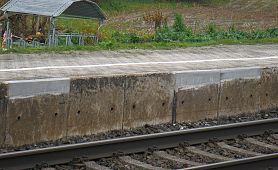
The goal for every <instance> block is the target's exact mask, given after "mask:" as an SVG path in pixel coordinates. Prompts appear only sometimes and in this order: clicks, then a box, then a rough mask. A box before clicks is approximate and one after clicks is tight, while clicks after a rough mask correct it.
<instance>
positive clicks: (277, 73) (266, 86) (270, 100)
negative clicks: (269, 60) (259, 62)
mask: <svg viewBox="0 0 278 170" xmlns="http://www.w3.org/2000/svg"><path fill="white" fill-rule="evenodd" d="M277 87H278V69H277V68H266V69H264V70H263V72H262V78H261V84H260V109H261V110H269V109H273V108H277V107H278V88H277Z"/></svg>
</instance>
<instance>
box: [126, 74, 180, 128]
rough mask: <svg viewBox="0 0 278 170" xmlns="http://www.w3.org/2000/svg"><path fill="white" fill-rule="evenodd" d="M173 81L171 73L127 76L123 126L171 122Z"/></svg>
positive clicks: (130, 126)
mask: <svg viewBox="0 0 278 170" xmlns="http://www.w3.org/2000/svg"><path fill="white" fill-rule="evenodd" d="M174 82H175V80H174V76H173V75H172V74H152V75H142V76H129V77H127V80H126V90H125V111H124V122H123V127H124V128H126V129H128V128H134V127H139V126H143V125H145V124H161V123H166V122H171V120H172V114H171V113H172V102H173V96H174V88H173V87H174V85H175V83H174Z"/></svg>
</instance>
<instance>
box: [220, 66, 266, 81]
mask: <svg viewBox="0 0 278 170" xmlns="http://www.w3.org/2000/svg"><path fill="white" fill-rule="evenodd" d="M261 73H262V69H261V68H259V67H255V68H232V69H223V70H221V80H222V81H228V80H235V79H259V78H260V77H261Z"/></svg>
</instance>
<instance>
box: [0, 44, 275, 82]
mask: <svg viewBox="0 0 278 170" xmlns="http://www.w3.org/2000/svg"><path fill="white" fill-rule="evenodd" d="M275 66H278V44H273V45H229V46H226V45H223V46H209V47H190V48H184V49H174V50H120V51H95V52H84V51H82V52H67V53H65V54H55V53H51V54H5V55H0V82H4V81H10V80H33V79H45V78H69V77H91V76H113V75H126V74H143V73H159V72H161V73H167V72H178V71H186V70H210V69H225V68H239V67H275Z"/></svg>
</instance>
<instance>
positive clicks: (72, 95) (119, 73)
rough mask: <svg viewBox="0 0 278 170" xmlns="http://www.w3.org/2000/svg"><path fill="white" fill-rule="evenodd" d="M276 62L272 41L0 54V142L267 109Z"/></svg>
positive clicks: (273, 99)
mask: <svg viewBox="0 0 278 170" xmlns="http://www.w3.org/2000/svg"><path fill="white" fill-rule="evenodd" d="M277 66H278V45H256V46H216V47H201V48H195V47H194V48H187V49H176V50H171V51H167V50H154V51H149V50H126V51H98V52H74V53H67V54H41V55H37V54H30V55H19V54H17V55H15V54H8V55H2V56H0V91H1V93H0V135H1V136H0V145H1V144H3V143H4V144H9V145H13V146H18V145H23V144H30V143H36V142H40V141H48V140H55V139H59V138H61V137H67V136H79V135H89V134H94V133H98V132H106V131H109V130H116V129H117V130H120V129H129V128H134V127H138V126H142V125H144V124H160V123H166V122H171V121H173V120H177V121H178V122H183V121H196V120H200V119H204V118H216V117H218V116H229V115H237V114H240V113H243V112H244V113H253V112H256V111H259V110H267V109H272V108H275V107H277V106H278V90H277V86H278V69H277V68H276V67H277ZM175 114H176V115H175ZM172 118H174V119H172ZM175 118H176V119H175Z"/></svg>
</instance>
